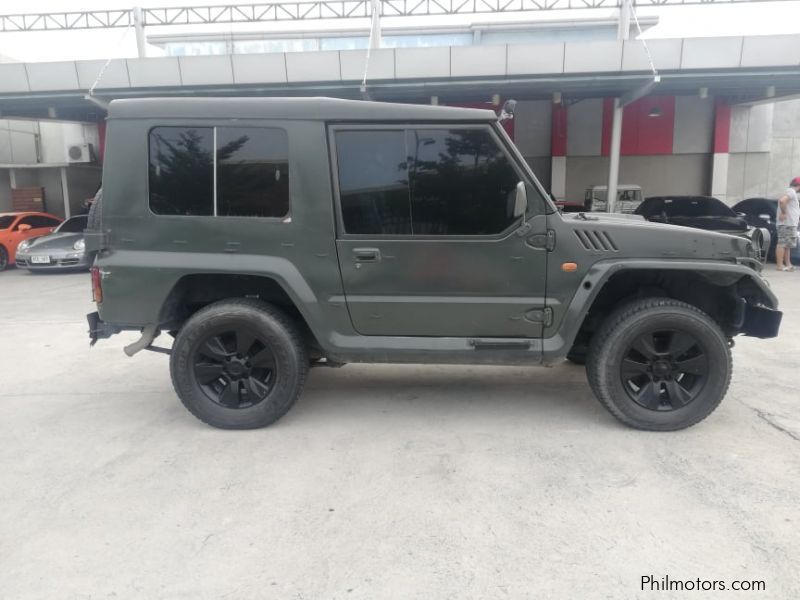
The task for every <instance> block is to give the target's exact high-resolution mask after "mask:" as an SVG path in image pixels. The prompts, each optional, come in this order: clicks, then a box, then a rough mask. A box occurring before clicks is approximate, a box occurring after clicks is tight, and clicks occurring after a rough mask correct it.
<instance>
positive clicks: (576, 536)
mask: <svg viewBox="0 0 800 600" xmlns="http://www.w3.org/2000/svg"><path fill="white" fill-rule="evenodd" d="M769 276H770V279H771V281H772V285H773V288H774V289H775V290H776V292H777V293H778V294H779V296H780V297H781V298H782V300H783V303H784V304H783V308H784V309H785V310H786V315H785V320H784V323H785V325H784V329H783V332H782V335H781V337H780V338H778V339H777V340H772V341H761V340H753V339H740V340H739V341H738V342H737V345H736V348H735V350H734V360H735V370H734V379H733V384H732V386H731V390H730V392H729V394H728V397H727V398H726V399H725V401H724V402H723V403H722V405H721V406H720V408H719V409H718V410H717V411H716V413H714V414H713V415H712V416H711V417H710V418H709V419H707V420H706V421H705V422H703V423H701V424H700V425H698V426H696V427H694V428H692V429H690V430H687V431H683V432H679V433H670V434H655V433H643V432H638V431H633V430H631V429H626V428H625V427H623V426H621V425H619V424H617V422H616V421H615V420H614V419H613V418H611V417H610V416H609V415H608V414H606V412H605V411H604V410H603V409H602V407H601V406H600V405H599V404H598V403H597V402H596V401H595V400H594V399H593V397H592V395H591V393H590V391H589V389H588V387H587V384H586V382H585V377H584V373H583V370H582V369H581V368H579V367H575V366H571V365H568V364H563V365H561V366H558V367H556V368H552V369H546V370H544V369H526V368H498V367H480V368H475V367H450V366H448V367H439V366H346V367H344V368H342V369H338V370H334V369H317V370H314V371H313V372H312V374H311V377H310V379H309V384H308V387H307V389H306V392H305V394H304V395H303V396H302V398H301V399H300V401H299V402H298V404H297V405H296V406H295V408H294V409H293V410H292V411H291V412H290V413H289V414H288V415H287V416H286V417H285V418H284V419H283V420H281V421H280V422H279V423H277V424H276V425H275V426H273V427H270V428H268V429H264V430H259V431H249V432H227V431H219V430H215V429H211V428H209V427H207V426H205V425H203V424H202V423H200V422H199V421H197V420H195V419H194V418H193V417H192V416H191V415H190V414H189V413H188V412H186V411H185V410H184V409H183V407H182V406H181V405H180V403H179V402H178V400H177V398H176V396H175V394H174V393H173V391H172V387H171V385H170V381H169V373H168V368H167V361H168V359H167V357H166V356H162V355H158V354H154V353H148V352H143V353H141V354H139V355H137V356H136V357H134V358H127V357H126V356H124V355H123V353H122V346H123V345H124V344H125V343H127V342H128V341H129V340H131V339H133V337H134V336H131V335H128V336H126V337H123V336H117V337H116V338H114V339H112V340H108V341H105V342H101V343H99V344H98V345H97V346H95V347H94V348H91V349H90V348H89V346H88V343H87V338H86V325H85V322H84V320H83V316H84V314H85V313H86V312H89V311H90V310H92V305H91V303H90V290H89V282H88V276H87V275H86V274H77V275H48V276H44V275H39V276H34V275H29V274H27V273H24V272H21V271H15V270H10V271H8V272H5V273H1V274H0V354H1V355H2V357H1V358H0V598H4V599H5V598H8V599H19V598H148V599H150V598H192V599H195V598H234V599H237V600H238V599H244V598H278V599H299V598H305V599H313V600H316V599H325V598H341V599H356V598H357V599H370V600H372V599H378V598H401V599H410V598H419V599H424V600H441V599H447V598H459V599H461V598H480V599H482V600H483V599H489V598H537V599H538V598H559V599H561V598H620V599H623V598H624V599H629V598H634V597H641V598H649V597H653V598H669V597H692V598H702V597H710V598H719V597H729V596H728V595H727V594H708V595H706V594H703V593H698V592H695V593H693V594H688V595H681V594H679V595H672V594H669V593H663V592H662V593H656V592H649V591H648V592H646V593H645V592H641V591H640V582H641V577H642V576H645V575H652V576H653V577H654V578H655V579H656V580H660V579H661V578H663V577H664V576H669V577H670V578H671V579H673V580H695V579H697V578H700V579H704V580H711V581H713V580H722V581H725V582H728V583H729V582H731V581H733V580H745V579H746V580H763V581H765V582H766V592H761V593H753V594H751V595H749V594H743V593H739V594H737V595H735V597H756V598H797V597H800V584H799V583H798V575H797V574H798V572H800V535H798V531H800V493H798V492H800V417H798V407H797V405H798V387H799V384H798V374H800V273H785V274H784V273H770V274H769Z"/></svg>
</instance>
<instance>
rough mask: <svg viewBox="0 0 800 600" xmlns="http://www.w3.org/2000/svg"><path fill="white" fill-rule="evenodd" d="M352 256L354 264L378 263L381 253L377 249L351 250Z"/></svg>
mask: <svg viewBox="0 0 800 600" xmlns="http://www.w3.org/2000/svg"><path fill="white" fill-rule="evenodd" d="M353 256H354V257H355V259H356V262H378V261H379V260H380V259H381V251H380V250H378V249H377V248H353Z"/></svg>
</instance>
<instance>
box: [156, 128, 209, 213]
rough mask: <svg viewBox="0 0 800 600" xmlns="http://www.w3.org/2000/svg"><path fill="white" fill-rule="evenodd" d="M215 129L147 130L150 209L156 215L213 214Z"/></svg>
mask: <svg viewBox="0 0 800 600" xmlns="http://www.w3.org/2000/svg"><path fill="white" fill-rule="evenodd" d="M213 156H214V129H213V128H212V127H155V128H154V129H151V130H150V209H151V210H152V211H153V212H154V213H156V214H157V215H213V214H214V158H213Z"/></svg>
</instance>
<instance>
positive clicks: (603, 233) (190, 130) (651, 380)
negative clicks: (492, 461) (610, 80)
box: [86, 98, 781, 431]
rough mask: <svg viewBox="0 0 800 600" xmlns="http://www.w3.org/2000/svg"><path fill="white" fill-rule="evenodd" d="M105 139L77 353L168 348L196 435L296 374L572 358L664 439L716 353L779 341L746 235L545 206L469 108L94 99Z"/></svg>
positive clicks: (723, 368)
mask: <svg viewBox="0 0 800 600" xmlns="http://www.w3.org/2000/svg"><path fill="white" fill-rule="evenodd" d="M504 112H507V111H504ZM107 140H108V145H107V146H106V153H105V163H104V165H103V168H104V172H103V198H102V200H101V201H97V202H95V203H94V205H93V206H92V213H93V214H92V215H90V221H91V222H93V223H97V224H98V227H97V229H89V230H87V231H86V247H87V249H88V250H90V251H97V252H98V256H97V259H96V261H95V265H94V266H93V267H92V277H91V280H92V288H93V293H94V299H95V302H96V306H97V311H95V312H92V313H91V314H89V315H87V320H88V323H89V337H90V340H91V341H92V342H96V341H97V340H98V339H102V338H108V337H110V336H113V335H115V334H117V333H119V332H121V331H124V330H128V331H137V332H139V334H140V337H139V339H138V340H137V341H135V342H133V343H131V344H129V345H128V346H126V347H125V352H126V354H128V355H129V356H132V355H134V354H136V353H137V352H139V351H141V350H148V349H149V350H152V351H156V352H162V353H165V354H168V355H169V357H170V358H169V361H170V362H169V364H170V373H171V377H172V382H173V385H174V387H175V391H176V393H177V396H178V397H179V398H180V400H181V401H182V402H183V404H184V406H185V407H186V408H187V409H188V410H189V411H190V412H191V413H192V414H194V415H195V416H196V417H197V418H199V419H200V420H202V421H204V422H206V423H208V424H210V425H213V426H216V427H223V428H229V429H250V428H254V427H263V426H266V425H269V424H270V423H273V422H274V421H276V420H277V419H279V418H281V417H282V416H283V415H284V414H286V412H287V411H288V410H289V409H290V408H291V406H292V405H293V404H294V402H295V400H296V399H297V397H298V396H299V395H300V393H301V391H302V389H303V385H304V383H305V381H306V377H307V375H308V370H309V368H310V367H312V366H341V365H342V364H344V363H348V362H357V363H422V364H435V363H450V364H489V365H529V366H542V365H551V364H554V363H556V362H560V361H562V360H564V358H565V357H566V356H567V354H568V353H569V352H570V350H571V348H573V347H574V346H576V345H581V344H586V345H587V347H588V351H587V352H586V354H585V359H586V369H587V374H588V380H589V385H590V387H591V388H592V390H593V391H594V393H595V395H596V396H597V397H598V399H599V400H600V402H602V404H603V405H604V406H605V407H606V408H607V409H608V410H609V412H610V413H611V414H612V415H614V416H615V417H616V418H617V419H619V420H620V421H622V422H623V423H626V424H627V425H630V426H632V427H637V428H641V429H649V430H660V431H665V430H675V429H681V428H684V427H689V426H690V425H694V424H695V423H697V422H698V421H700V420H702V419H703V418H705V417H706V416H708V415H709V414H710V413H711V412H712V411H714V409H715V408H716V407H717V405H718V404H719V402H720V401H721V400H722V398H723V397H724V396H725V393H726V391H727V388H728V384H729V382H730V378H731V368H732V367H731V365H732V363H731V346H732V345H733V344H732V343H731V339H732V338H733V337H734V336H736V335H740V334H743V335H750V336H755V337H760V338H772V337H775V336H776V335H777V333H778V329H779V327H780V320H781V313H780V311H779V310H778V300H777V298H776V296H775V294H774V293H773V292H772V291H771V290H770V289H769V287H768V286H767V285H766V282H765V281H764V280H763V279H762V277H761V276H760V274H759V273H760V270H761V263H760V262H759V261H758V260H757V258H756V257H755V252H754V250H753V246H752V244H751V243H750V241H748V240H745V239H743V238H740V237H736V236H721V235H719V234H715V233H709V232H705V231H701V230H699V229H694V230H686V229H681V228H678V227H669V226H664V225H655V224H653V223H647V222H646V221H644V220H643V219H642V218H640V217H633V216H631V215H620V214H604V213H577V214H561V213H559V212H558V211H557V210H556V207H555V205H554V204H553V203H552V202H551V200H550V199H549V198H548V197H547V195H546V192H545V191H544V189H543V188H542V187H541V185H540V184H539V182H538V181H537V179H536V176H535V175H534V173H533V172H532V171H531V169H530V167H529V166H528V165H527V164H526V162H525V160H524V158H523V157H522V155H521V154H520V152H519V151H518V150H517V149H516V148H515V147H514V144H513V142H512V141H511V139H509V137H508V135H507V134H506V132H505V130H504V128H503V126H502V122H500V121H498V118H497V115H495V113H494V112H492V111H489V110H479V109H465V108H448V107H443V106H430V105H403V104H390V103H385V102H364V101H353V100H338V99H331V98H182V99H179V98H153V99H127V100H114V101H112V102H111V104H110V108H109V118H108V137H107ZM162 331H164V332H170V334H171V335H174V336H175V339H174V342H173V344H172V346H171V348H169V349H167V348H163V347H159V346H158V345H157V336H158V335H159V334H160V332H162ZM536 389H537V388H536V384H535V383H534V382H531V385H530V393H531V394H532V395H535V394H536ZM487 401H490V399H488V398H487Z"/></svg>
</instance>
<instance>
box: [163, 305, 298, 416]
mask: <svg viewBox="0 0 800 600" xmlns="http://www.w3.org/2000/svg"><path fill="white" fill-rule="evenodd" d="M308 363H309V361H308V356H307V352H306V348H305V345H304V344H303V342H302V339H301V336H300V333H299V332H298V330H297V327H296V326H295V324H294V322H293V321H291V319H289V317H287V316H286V315H285V314H284V313H283V312H282V311H280V310H278V309H277V308H275V307H274V306H271V305H269V304H266V303H264V302H261V301H259V300H253V299H248V298H242V299H235V300H223V301H221V302H217V303H215V304H212V305H210V306H207V307H206V308H204V309H202V310H200V311H198V312H197V313H196V314H195V315H193V316H192V317H191V318H190V319H189V320H188V321H187V322H186V324H185V325H184V326H183V328H182V329H181V330H180V332H179V333H178V336H177V338H176V339H175V344H174V346H173V349H172V354H171V357H170V371H171V374H172V383H173V386H174V387H175V391H176V392H177V394H178V396H179V397H180V399H181V402H183V404H184V406H186V408H187V409H189V411H190V412H191V413H192V414H193V415H195V416H196V417H197V418H198V419H200V420H201V421H203V422H205V423H208V424H209V425H213V426H214V427H220V428H223V429H255V428H258V427H265V426H267V425H269V424H270V423H273V422H274V421H277V420H278V419H279V418H281V417H282V416H283V415H284V414H286V412H288V410H289V409H290V408H291V407H292V405H293V404H294V402H295V400H296V399H297V397H298V396H299V395H300V392H301V391H302V389H303V385H304V383H305V380H306V375H307V374H308Z"/></svg>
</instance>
